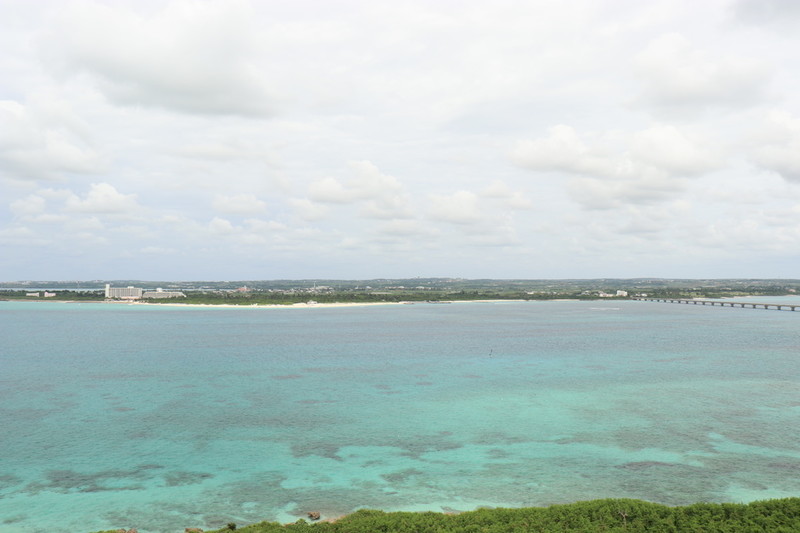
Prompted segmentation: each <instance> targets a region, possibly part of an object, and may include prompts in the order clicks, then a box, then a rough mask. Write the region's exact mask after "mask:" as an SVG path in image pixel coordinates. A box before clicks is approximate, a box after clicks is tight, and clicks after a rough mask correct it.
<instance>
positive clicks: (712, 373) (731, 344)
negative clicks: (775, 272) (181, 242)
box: [0, 301, 800, 533]
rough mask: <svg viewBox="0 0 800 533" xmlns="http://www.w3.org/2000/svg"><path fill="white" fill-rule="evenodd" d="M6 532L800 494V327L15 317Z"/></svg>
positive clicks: (179, 314) (677, 321)
mask: <svg viewBox="0 0 800 533" xmlns="http://www.w3.org/2000/svg"><path fill="white" fill-rule="evenodd" d="M0 338H1V339H2V348H0V351H1V352H2V354H1V355H0V427H2V428H3V430H2V432H0V452H2V453H0V532H4V533H5V532H20V533H25V532H34V531H48V532H53V531H65V532H70V533H74V532H89V531H94V530H99V529H106V528H112V527H113V528H117V527H137V528H138V529H139V531H140V532H143V533H144V532H160V531H175V530H181V529H182V528H184V527H187V526H195V527H203V528H212V527H221V526H224V525H225V524H227V523H228V522H236V523H238V524H245V523H250V522H256V521H260V520H264V519H269V520H279V521H283V522H289V521H294V520H297V518H299V517H302V516H305V512H307V511H310V510H318V511H321V512H322V514H323V516H327V517H331V516H338V515H341V514H344V513H347V512H350V511H352V510H354V509H356V508H360V507H371V508H383V509H406V510H416V509H432V510H437V511H439V510H445V511H450V510H467V509H474V508H476V507H478V506H481V505H490V506H526V505H545V504H550V503H561V502H570V501H575V500H584V499H592V498H602V497H631V498H642V499H646V500H651V501H656V502H662V503H667V504H685V503H690V502H695V501H733V502H740V501H751V500H756V499H766V498H775V497H785V496H797V495H800V441H798V439H797V436H798V431H797V428H798V427H800V365H798V364H797V357H798V354H800V312H797V313H792V312H787V311H774V310H770V311H765V310H752V309H739V308H736V309H733V308H721V307H714V308H711V307H702V306H688V305H680V304H665V303H650V302H626V301H612V302H503V303H464V304H461V303H459V304H449V305H441V304H440V305H430V304H429V305H425V304H417V305H402V306H381V307H352V308H335V309H331V308H311V309H253V308H244V309H230V308H225V309H221V308H173V307H145V306H126V305H108V304H61V303H56V302H48V303H24V302H0Z"/></svg>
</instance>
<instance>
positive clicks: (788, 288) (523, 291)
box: [0, 278, 800, 305]
mask: <svg viewBox="0 0 800 533" xmlns="http://www.w3.org/2000/svg"><path fill="white" fill-rule="evenodd" d="M105 283H106V281H102V280H95V281H92V282H76V281H70V282H64V281H62V282H55V281H25V282H21V281H18V282H0V299H7V300H10V299H13V300H31V301H36V300H40V301H41V300H78V301H102V300H103V299H104V293H103V290H102V287H103V285H104V284H105ZM108 283H111V285H112V286H114V287H127V286H131V285H132V286H136V287H142V288H144V289H145V290H153V289H155V288H157V287H163V288H164V289H165V290H176V291H182V292H184V293H185V294H186V298H172V299H168V300H167V299H165V300H147V301H150V302H153V303H159V302H164V301H169V302H170V303H185V304H210V305H214V304H227V305H275V304H277V305H291V304H295V303H302V302H308V301H309V300H313V301H315V302H319V303H344V302H347V303H370V302H424V301H470V300H553V299H578V300H595V299H598V298H601V297H603V298H609V297H610V298H625V297H624V296H619V297H618V296H616V294H617V291H624V292H626V293H627V294H628V295H629V296H630V297H634V296H637V295H642V296H644V295H647V296H648V297H652V298H719V297H729V298H735V297H740V296H776V295H787V294H798V291H800V280H758V279H716V280H714V279H702V280H691V279H644V278H640V279H584V280H569V279H562V280H508V279H506V280H492V279H454V278H414V279H372V280H349V281H348V280H324V279H318V280H261V281H258V280H256V281H177V282H176V281H170V282H164V281H147V282H144V281H136V280H111V281H108ZM45 291H49V292H50V293H51V294H52V293H54V294H55V296H51V297H48V298H45V297H44V292H45ZM28 293H39V296H27V294H28ZM611 295H614V296H611Z"/></svg>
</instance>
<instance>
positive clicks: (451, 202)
mask: <svg viewBox="0 0 800 533" xmlns="http://www.w3.org/2000/svg"><path fill="white" fill-rule="evenodd" d="M430 202H431V207H430V211H429V214H430V217H431V218H433V219H434V220H442V221H444V222H450V223H453V224H475V223H477V222H480V221H481V220H482V218H483V217H482V215H481V211H480V209H479V208H478V195H476V194H475V193H473V192H470V191H458V192H455V193H453V194H451V195H431V197H430Z"/></svg>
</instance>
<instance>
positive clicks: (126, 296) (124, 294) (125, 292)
mask: <svg viewBox="0 0 800 533" xmlns="http://www.w3.org/2000/svg"><path fill="white" fill-rule="evenodd" d="M141 297H142V289H141V288H139V287H133V286H130V287H124V288H123V287H112V286H111V285H110V284H108V283H106V298H118V299H120V300H138V299H139V298H141Z"/></svg>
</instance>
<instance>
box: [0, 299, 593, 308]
mask: <svg viewBox="0 0 800 533" xmlns="http://www.w3.org/2000/svg"><path fill="white" fill-rule="evenodd" d="M0 301H6V302H28V303H44V304H53V303H62V304H84V303H85V304H108V305H131V306H141V307H148V306H152V307H189V308H217V307H219V308H223V309H315V308H317V309H334V308H343V307H375V306H388V305H444V304H463V303H484V304H486V303H504V302H508V303H520V302H565V301H580V300H569V299H552V300H521V299H515V300H506V299H496V300H436V301H413V300H408V301H400V302H325V303H319V302H314V303H309V302H297V303H293V304H199V303H179V302H143V301H126V300H88V301H83V300H22V299H13V300H0Z"/></svg>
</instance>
